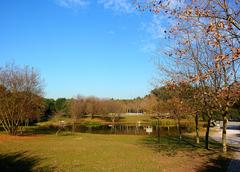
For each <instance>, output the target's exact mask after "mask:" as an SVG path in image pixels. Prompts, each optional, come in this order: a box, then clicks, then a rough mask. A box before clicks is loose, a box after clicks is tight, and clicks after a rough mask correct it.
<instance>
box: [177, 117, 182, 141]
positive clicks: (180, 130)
mask: <svg viewBox="0 0 240 172" xmlns="http://www.w3.org/2000/svg"><path fill="white" fill-rule="evenodd" d="M180 124H181V123H180V117H178V119H177V128H178V133H179V141H181V140H182V129H181V125H180Z"/></svg>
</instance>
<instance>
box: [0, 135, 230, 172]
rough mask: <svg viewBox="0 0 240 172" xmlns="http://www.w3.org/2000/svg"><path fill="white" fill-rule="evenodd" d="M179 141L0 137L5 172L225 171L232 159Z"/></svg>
mask: <svg viewBox="0 0 240 172" xmlns="http://www.w3.org/2000/svg"><path fill="white" fill-rule="evenodd" d="M211 146H212V147H213V148H214V149H212V150H210V151H206V150H204V149H202V148H201V147H202V145H201V146H196V145H194V139H193V138H189V137H184V141H182V142H181V143H179V141H178V139H177V138H176V137H169V138H168V137H164V138H161V144H156V138H154V137H149V136H130V135H103V134H101V135H100V134H99V135H97V134H82V133H78V134H74V135H71V134H70V133H61V134H60V135H59V136H56V135H54V134H52V135H51V134H48V135H31V136H15V137H13V136H8V135H6V134H0V169H1V171H3V172H5V171H6V172H9V171H26V172H28V171H55V172H58V171H59V172H60V171H61V172H62V171H64V172H65V171H69V172H70V171H71V172H79V171H86V172H88V171H91V172H92V171H99V172H101V171H104V172H105V171H116V172H118V171H120V172H121V171H129V172H134V171H151V172H155V171H157V172H161V171H162V172H171V171H174V172H175V171H176V170H177V171H178V172H185V171H188V172H191V171H198V172H204V171H209V170H211V171H224V170H225V169H226V167H227V163H228V161H227V158H226V157H224V156H222V155H221V154H220V153H217V152H218V151H219V149H220V147H219V145H218V144H217V143H216V142H214V143H211Z"/></svg>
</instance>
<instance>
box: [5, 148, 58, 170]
mask: <svg viewBox="0 0 240 172" xmlns="http://www.w3.org/2000/svg"><path fill="white" fill-rule="evenodd" d="M41 160H42V159H40V158H37V157H35V156H34V157H33V156H29V155H27V153H26V152H15V153H9V154H0V171H1V172H51V171H54V170H55V168H54V167H48V166H44V167H37V166H38V165H39V163H40V161H41Z"/></svg>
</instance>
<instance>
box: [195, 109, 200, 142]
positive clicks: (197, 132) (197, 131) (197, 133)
mask: <svg viewBox="0 0 240 172" xmlns="http://www.w3.org/2000/svg"><path fill="white" fill-rule="evenodd" d="M195 125H196V143H197V144H199V128H198V113H196V116H195Z"/></svg>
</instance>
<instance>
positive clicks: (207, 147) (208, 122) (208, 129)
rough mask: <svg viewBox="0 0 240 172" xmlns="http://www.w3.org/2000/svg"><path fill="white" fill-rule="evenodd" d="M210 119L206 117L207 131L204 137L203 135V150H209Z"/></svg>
mask: <svg viewBox="0 0 240 172" xmlns="http://www.w3.org/2000/svg"><path fill="white" fill-rule="evenodd" d="M211 119H212V118H210V117H208V121H207V130H206V135H205V148H206V149H209V144H208V143H209V141H208V140H209V131H210V123H211Z"/></svg>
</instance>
